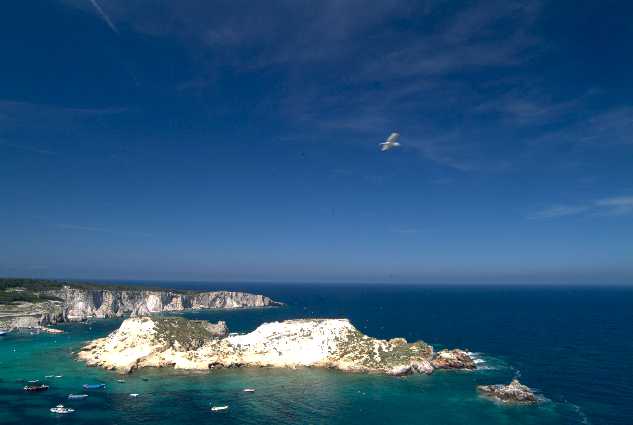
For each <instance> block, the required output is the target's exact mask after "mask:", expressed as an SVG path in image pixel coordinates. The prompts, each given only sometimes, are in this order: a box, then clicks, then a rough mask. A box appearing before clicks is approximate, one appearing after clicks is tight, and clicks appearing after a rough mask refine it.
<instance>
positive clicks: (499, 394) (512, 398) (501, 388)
mask: <svg viewBox="0 0 633 425" xmlns="http://www.w3.org/2000/svg"><path fill="white" fill-rule="evenodd" d="M477 389H478V390H479V392H481V393H483V394H485V395H489V396H492V397H494V398H496V399H498V400H501V401H503V402H516V403H536V401H537V400H536V396H535V395H534V392H533V391H532V390H531V389H530V388H529V387H527V386H526V385H523V384H521V383H520V382H519V380H518V379H513V380H512V382H510V384H508V385H479V386H478V387H477Z"/></svg>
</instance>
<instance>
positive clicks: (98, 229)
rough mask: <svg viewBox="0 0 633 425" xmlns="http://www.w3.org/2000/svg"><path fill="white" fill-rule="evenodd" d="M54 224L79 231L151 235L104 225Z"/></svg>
mask: <svg viewBox="0 0 633 425" xmlns="http://www.w3.org/2000/svg"><path fill="white" fill-rule="evenodd" d="M54 226H55V227H57V228H58V229H63V230H72V231H81V232H96V233H108V234H113V235H123V236H142V237H150V236H152V235H151V234H150V233H144V232H127V231H118V230H114V229H108V228H104V227H94V226H84V225H79V224H70V223H56V224H54Z"/></svg>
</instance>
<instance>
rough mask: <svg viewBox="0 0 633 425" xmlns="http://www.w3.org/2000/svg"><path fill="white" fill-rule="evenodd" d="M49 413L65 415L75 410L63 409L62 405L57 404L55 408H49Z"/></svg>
mask: <svg viewBox="0 0 633 425" xmlns="http://www.w3.org/2000/svg"><path fill="white" fill-rule="evenodd" d="M50 411H51V412H53V413H60V414H66V413H72V412H74V411H75V409H71V408H70V407H64V405H63V404H58V405H57V406H55V407H51V409H50Z"/></svg>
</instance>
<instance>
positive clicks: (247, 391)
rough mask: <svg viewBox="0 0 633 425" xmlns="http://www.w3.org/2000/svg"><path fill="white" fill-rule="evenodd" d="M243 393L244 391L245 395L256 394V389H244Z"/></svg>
mask: <svg viewBox="0 0 633 425" xmlns="http://www.w3.org/2000/svg"><path fill="white" fill-rule="evenodd" d="M242 391H244V392H245V393H254V392H255V388H244V389H243V390H242Z"/></svg>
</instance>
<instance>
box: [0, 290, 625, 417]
mask: <svg viewBox="0 0 633 425" xmlns="http://www.w3.org/2000/svg"><path fill="white" fill-rule="evenodd" d="M154 285H156V284H154ZM164 286H174V283H165V284H164ZM185 286H187V287H189V288H194V289H217V288H219V287H220V286H219V285H217V284H208V285H203V284H185ZM221 288H230V289H239V290H246V291H252V292H259V293H264V294H266V295H269V296H271V297H272V298H274V299H277V300H280V301H283V302H285V303H287V304H288V305H287V307H282V308H271V309H262V310H242V311H204V312H191V313H185V314H184V316H186V317H190V318H196V319H206V320H212V321H217V320H226V321H227V323H228V325H229V328H231V331H237V332H246V331H250V330H252V329H254V328H255V327H257V325H259V324H260V323H262V322H265V321H271V320H282V319H289V318H298V317H348V318H349V319H351V321H352V322H353V323H354V324H355V325H356V326H357V327H358V328H359V329H360V330H362V331H363V332H365V333H367V334H369V335H371V336H374V337H379V338H392V337H396V336H403V337H405V338H407V339H408V340H410V341H412V340H417V339H422V340H424V341H427V342H429V343H431V344H433V345H434V346H436V347H437V348H441V347H443V346H447V347H461V348H466V349H468V350H470V351H472V352H476V353H479V356H480V358H481V360H482V361H483V363H480V366H482V367H481V369H480V370H477V371H474V372H448V371H447V372H436V373H434V374H433V375H431V376H410V377H406V378H392V377H385V376H377V375H364V374H349V373H343V372H337V371H332V370H320V369H298V370H281V369H231V370H220V371H209V372H182V371H174V370H171V369H153V370H149V369H145V370H141V371H138V372H136V373H134V374H132V375H130V376H126V377H125V380H126V382H125V383H118V382H117V381H116V380H117V379H120V378H121V377H120V376H118V375H116V374H114V373H112V372H108V371H103V370H100V369H95V368H88V367H86V366H85V365H84V364H83V363H80V362H78V361H76V360H74V358H73V352H74V351H76V350H77V349H78V348H79V347H80V346H81V345H82V344H83V343H84V342H85V341H88V340H90V339H93V338H96V337H101V336H104V335H106V334H107V333H108V332H110V331H111V330H113V329H115V328H116V327H117V326H118V324H119V323H120V321H118V320H94V321H91V322H90V323H88V324H67V325H62V326H59V327H60V328H63V329H64V330H65V331H66V332H65V333H64V334H62V335H44V334H41V335H30V334H28V333H19V334H10V335H7V336H4V337H0V424H6V425H13V424H16V425H17V424H20V425H29V424H95V425H101V424H104V425H105V424H108V425H127V424H139V425H141V424H152V425H167V424H169V425H172V424H174V425H175V424H205V423H208V424H365V425H373V424H392V423H393V424H396V423H397V424H428V425H431V424H442V425H448V424H460V425H462V424H486V425H494V424H544V425H545V424H627V425H630V424H633V289H632V288H617V287H611V288H589V287H577V288H574V287H555V288H545V287H415V286H393V285H392V286H386V285H385V286H379V285H367V286H362V285H354V286H335V285H320V286H319V285H272V284H266V285H264V284H261V285H235V284H233V285H221ZM46 375H60V376H62V377H61V378H45V376H46ZM513 377H519V378H520V380H521V381H522V382H523V383H525V384H527V385H529V386H531V387H533V388H535V389H537V390H538V391H539V392H540V394H541V395H542V396H543V397H544V398H545V401H544V402H542V403H540V404H538V405H535V406H516V405H514V406H513V405H502V404H497V403H494V402H492V401H490V400H488V399H485V398H483V397H480V396H479V395H478V394H477V392H476V390H475V387H476V385H478V384H489V383H508V382H509V381H510V379H512V378H513ZM32 379H40V380H42V381H44V382H46V383H48V384H50V386H51V389H50V390H49V391H47V392H43V393H37V394H26V393H24V392H23V391H22V387H23V386H24V382H23V381H22V380H32ZM94 382H102V383H105V384H106V385H107V386H106V388H105V389H104V390H98V391H92V392H90V393H89V397H88V398H87V399H85V400H80V401H76V400H75V401H73V400H66V395H67V394H69V393H81V392H82V389H81V385H82V384H84V383H94ZM245 387H254V388H256V389H257V391H256V392H255V393H253V394H248V393H243V392H242V391H241V390H242V389H243V388H245ZM130 393H139V394H140V395H139V397H137V398H132V397H130V396H129V394H130ZM58 403H63V404H65V405H67V406H70V407H73V408H75V409H76V412H75V413H73V414H70V415H65V416H60V415H55V414H52V413H50V412H49V410H48V409H49V408H51V407H53V406H55V405H56V404H58ZM212 404H214V405H217V404H228V405H229V406H230V408H229V410H228V411H224V412H221V413H213V412H211V411H210V409H209V407H210V405H212Z"/></svg>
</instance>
